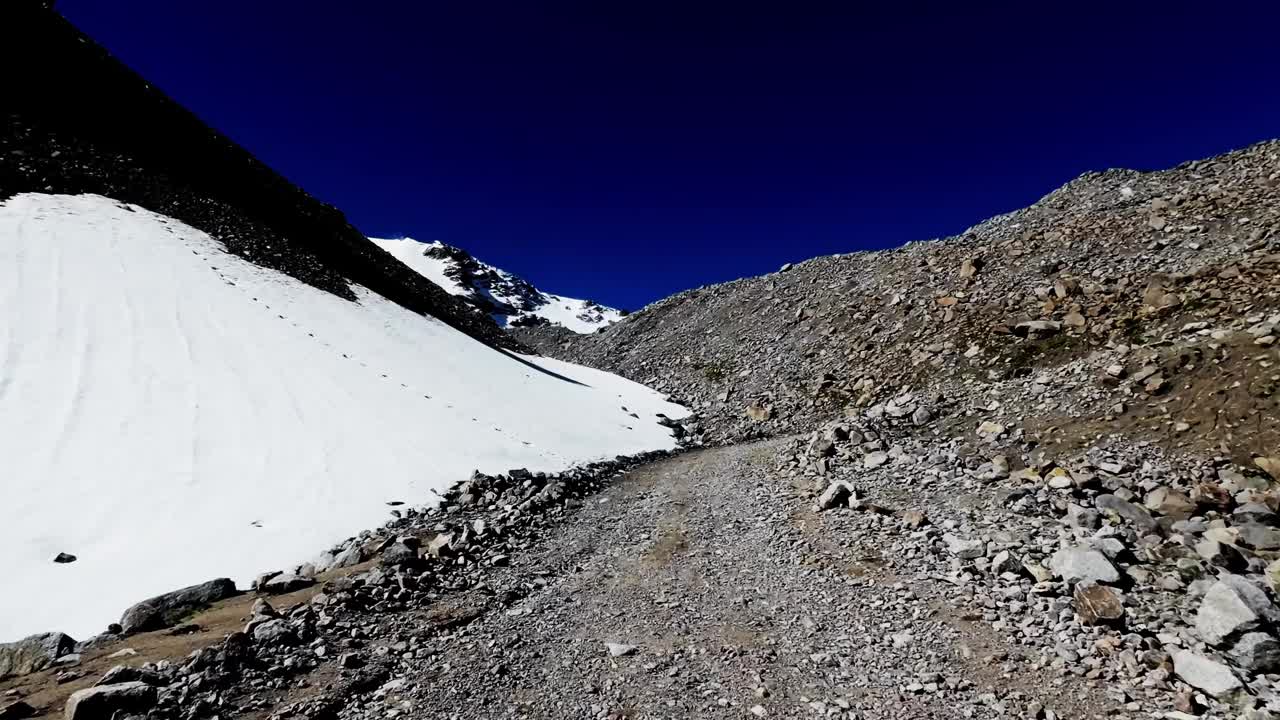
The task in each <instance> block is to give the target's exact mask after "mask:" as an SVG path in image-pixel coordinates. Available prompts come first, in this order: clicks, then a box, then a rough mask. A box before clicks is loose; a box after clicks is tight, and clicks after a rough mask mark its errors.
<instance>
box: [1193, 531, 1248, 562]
mask: <svg viewBox="0 0 1280 720" xmlns="http://www.w3.org/2000/svg"><path fill="white" fill-rule="evenodd" d="M1195 551H1196V554H1197V555H1199V556H1200V557H1202V558H1204V559H1205V561H1206V562H1208V563H1209V564H1210V565H1213V566H1215V567H1220V568H1226V569H1227V570H1243V569H1244V568H1245V567H1247V566H1248V565H1249V561H1248V560H1246V559H1245V557H1244V556H1243V555H1241V554H1240V551H1239V550H1237V549H1236V548H1234V547H1232V546H1231V545H1229V544H1227V543H1224V542H1219V541H1218V540H1214V539H1213V538H1209V537H1206V538H1205V539H1203V540H1201V541H1200V542H1198V543H1196V546H1195Z"/></svg>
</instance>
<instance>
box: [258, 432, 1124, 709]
mask: <svg viewBox="0 0 1280 720" xmlns="http://www.w3.org/2000/svg"><path fill="white" fill-rule="evenodd" d="M782 444H783V443H781V442H780V441H772V442H763V443H757V444H751V445H740V446H734V447H728V448H720V449H711V450H703V451H698V452H693V453H689V454H685V455H682V456H679V457H676V458H672V459H668V460H663V461H659V462H657V463H653V464H651V465H648V466H644V467H642V468H640V469H638V470H636V471H633V472H631V473H630V474H628V475H626V476H624V477H623V478H621V479H619V480H618V481H616V482H615V483H614V484H613V485H611V486H610V487H609V488H607V489H606V490H605V491H603V492H601V493H600V494H598V495H595V496H592V497H589V498H587V499H586V501H585V506H584V507H583V508H582V509H581V510H579V511H578V513H577V514H576V515H575V516H574V517H573V518H571V519H570V520H569V522H566V523H563V524H561V525H559V526H557V527H556V528H555V529H554V530H552V531H551V532H549V533H548V534H546V535H544V536H543V537H542V538H541V539H540V540H539V541H537V542H536V543H535V544H534V545H533V546H532V547H531V548H529V549H528V551H526V552H524V553H521V554H519V555H516V556H513V557H512V558H511V560H510V565H509V566H508V567H503V568H495V569H494V570H493V572H492V573H491V574H490V576H489V579H488V581H487V587H481V588H477V589H473V590H470V591H466V592H464V593H462V594H461V595H460V596H457V597H449V596H445V597H443V598H442V599H441V601H440V602H439V603H438V604H437V605H435V606H432V607H428V608H426V609H425V610H423V611H417V612H414V613H405V614H399V615H392V616H384V617H382V618H380V619H379V620H378V621H377V625H376V626H371V627H368V628H366V629H365V632H366V633H367V634H368V635H369V636H370V637H372V638H376V639H375V640H373V641H371V642H370V646H371V648H372V650H371V653H370V655H371V656H372V657H375V658H382V659H383V660H387V661H389V662H391V664H392V667H391V670H392V673H391V676H390V677H391V680H390V681H389V682H388V683H387V684H385V685H384V686H383V687H382V688H381V689H379V690H377V691H375V692H373V693H371V694H366V695H363V696H360V697H358V698H354V699H352V700H351V701H350V702H348V704H347V705H346V707H345V709H344V710H343V711H342V715H343V716H344V717H351V718H356V717H394V716H397V715H401V714H403V715H405V716H407V717H441V718H444V717H458V718H462V717H467V718H471V717H476V718H479V717H485V718H489V717H493V718H497V717H504V718H505V717H558V718H559V717H563V718H569V717H572V718H596V717H598V718H609V717H612V718H622V717H633V718H642V717H643V718H687V717H753V716H773V717H824V716H838V717H858V718H920V717H938V718H951V717H956V718H963V717H993V716H1000V715H1007V716H1013V717H1022V716H1024V713H1029V714H1026V715H1025V716H1027V717H1033V716H1035V713H1036V712H1039V711H1040V708H1041V706H1040V705H1036V704H1034V703H1035V702H1036V700H1037V699H1041V702H1044V701H1045V700H1047V703H1046V704H1047V705H1049V706H1050V707H1055V706H1056V705H1055V704H1065V705H1066V706H1069V707H1071V708H1072V709H1073V712H1072V713H1070V715H1069V716H1071V717H1081V716H1084V715H1085V712H1088V711H1091V710H1092V709H1093V707H1094V705H1095V702H1094V701H1095V700H1096V699H1097V697H1099V696H1100V693H1096V692H1094V691H1092V690H1090V689H1089V688H1087V687H1084V686H1083V680H1077V679H1075V678H1071V679H1068V680H1057V681H1056V682H1055V681H1054V680H1053V679H1051V678H1049V677H1048V676H1047V675H1046V676H1043V677H1037V675H1036V673H1035V672H1034V671H1023V672H1019V673H1017V674H1014V675H1006V674H1005V673H1004V672H1003V670H1002V669H1001V666H1000V660H1001V659H1002V658H1004V657H1007V654H1008V648H1004V647H1003V646H1002V645H1001V641H1000V640H999V638H998V637H997V636H995V635H994V634H993V633H990V632H989V631H988V630H986V629H985V627H984V626H982V625H981V624H979V623H974V622H970V621H968V620H965V619H963V618H964V617H965V615H964V614H963V613H962V612H959V609H958V608H954V607H950V606H949V605H948V603H947V602H945V601H944V600H943V598H944V597H945V595H943V594H942V593H943V591H945V590H946V588H945V587H943V585H944V583H940V582H939V581H938V580H935V579H931V578H929V577H928V575H927V574H922V575H923V577H915V576H895V575H893V574H891V573H890V572H886V571H885V570H883V569H882V565H883V563H882V561H881V560H880V558H879V553H880V551H881V550H882V547H880V546H881V545H882V544H883V540H882V538H881V537H880V536H879V535H877V534H866V536H865V538H860V537H857V536H856V535H849V534H844V531H847V530H848V525H847V522H843V523H842V519H844V520H847V519H848V518H851V517H855V515H854V514H853V513H851V512H845V513H823V514H819V513H818V512H817V511H815V509H814V508H813V506H812V503H811V501H808V500H805V499H803V498H802V496H803V493H801V492H798V488H793V487H791V486H790V485H789V484H788V483H787V481H786V480H783V479H781V476H780V475H778V474H777V473H776V472H775V470H774V468H775V466H776V464H777V457H778V452H779V448H780V447H781V446H782ZM494 596H496V597H498V598H499V599H502V598H507V599H513V600H514V601H513V602H511V603H510V604H509V605H506V606H503V603H502V602H498V603H495V602H493V601H492V599H493V597H494ZM515 598H519V599H515ZM455 616H462V617H469V618H474V619H473V620H472V621H471V622H469V623H468V624H465V625H463V626H462V627H460V628H455V629H450V630H445V631H443V632H433V631H432V628H433V626H438V625H439V623H438V622H433V621H432V618H436V619H439V618H441V617H455ZM975 619H976V618H975ZM1033 689H1034V692H1032V690H1033ZM311 690H313V688H308V689H306V690H302V691H299V692H298V693H297V696H298V697H297V698H295V703H296V704H295V705H294V706H293V707H292V708H290V704H289V702H287V701H286V702H285V703H283V705H284V707H285V710H284V711H283V712H281V713H279V714H280V715H283V716H287V715H289V714H290V712H291V711H297V710H301V709H303V708H305V707H306V705H305V700H304V701H303V702H297V700H299V699H301V698H305V696H306V695H307V693H308V692H310V691H311Z"/></svg>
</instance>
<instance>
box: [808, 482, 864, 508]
mask: <svg viewBox="0 0 1280 720" xmlns="http://www.w3.org/2000/svg"><path fill="white" fill-rule="evenodd" d="M851 497H855V493H854V489H853V486H852V485H850V484H849V483H847V482H844V481H843V480H837V481H835V482H833V483H831V484H830V485H828V486H827V489H826V490H823V491H822V494H821V495H819V496H818V501H817V502H816V503H815V508H816V509H818V510H830V509H832V508H835V507H841V506H847V505H848V504H849V498H851Z"/></svg>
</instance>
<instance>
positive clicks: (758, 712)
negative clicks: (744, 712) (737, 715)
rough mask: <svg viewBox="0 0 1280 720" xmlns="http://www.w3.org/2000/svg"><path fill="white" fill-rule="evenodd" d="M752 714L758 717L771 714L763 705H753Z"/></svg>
mask: <svg viewBox="0 0 1280 720" xmlns="http://www.w3.org/2000/svg"><path fill="white" fill-rule="evenodd" d="M751 714H752V715H755V716H756V717H764V716H765V715H768V714H769V711H768V710H765V709H764V706H763V705H752V706H751Z"/></svg>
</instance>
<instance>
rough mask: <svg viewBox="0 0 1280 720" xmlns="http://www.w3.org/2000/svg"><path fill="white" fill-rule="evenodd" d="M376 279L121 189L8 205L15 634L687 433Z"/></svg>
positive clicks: (604, 380)
mask: <svg viewBox="0 0 1280 720" xmlns="http://www.w3.org/2000/svg"><path fill="white" fill-rule="evenodd" d="M354 290H355V292H356V294H357V296H358V298H359V300H358V302H350V301H346V300H343V299H341V298H338V297H336V296H334V295H332V294H329V293H326V292H323V291H321V290H317V289H315V288H313V287H311V286H308V285H304V284H302V283H300V282H298V281H296V280H294V279H292V278H290V277H288V276H285V275H282V274H280V273H277V272H274V271H271V270H266V269H263V268H261V267H259V266H257V265H253V264H251V263H249V262H247V261H245V260H243V259H241V258H239V257H237V256H235V255H231V254H229V253H227V252H225V251H224V250H223V249H222V246H221V245H220V244H219V243H217V242H215V241H214V240H212V239H211V238H210V237H209V236H207V235H205V234H204V233H202V232H200V231H197V230H194V229H192V228H190V227H188V226H186V225H183V224H182V223H180V222H177V221H175V220H171V219H169V218H166V217H163V216H160V215H156V214H153V213H150V212H147V211H145V210H143V209H141V208H138V207H131V206H126V205H123V204H120V203H117V202H116V201H113V200H109V199H106V198H103V197H99V196H92V195H85V196H59V195H36V194H27V195H19V196H16V197H13V198H10V199H9V200H7V201H5V202H3V203H0V463H2V467H3V471H0V548H3V553H2V554H0V577H3V578H4V585H5V587H6V592H0V641H4V640H11V639H14V638H17V637H19V636H22V635H24V634H27V633H31V632H37V631H45V630H50V629H60V630H64V631H67V632H70V633H72V634H73V635H77V636H80V637H83V636H86V635H88V634H92V633H95V632H99V631H101V630H102V629H104V628H105V627H106V625H107V624H108V623H109V622H113V621H115V620H117V619H118V618H119V615H120V612H121V611H122V610H123V609H124V608H125V607H127V606H128V605H130V604H132V603H133V602H136V601H138V600H140V599H143V598H145V597H147V596H150V595H153V594H157V593H161V592H165V591H168V590H172V589H175V588H177V587H180V586H183V585H187V584H191V583H196V582H201V581H205V580H208V579H210V578H213V577H218V576H229V577H232V578H235V579H236V580H237V581H238V582H240V583H241V584H244V583H246V582H247V581H248V580H250V579H251V578H252V577H253V576H254V574H255V573H258V572H261V571H265V570H274V569H279V568H281V567H286V566H289V565H292V564H297V563H298V562H301V561H305V560H307V559H308V558H310V557H313V556H314V555H315V554H316V553H318V552H319V551H321V550H324V549H326V548H327V547H329V546H330V545H331V544H333V543H334V542H336V541H340V540H342V539H344V538H346V537H348V536H350V535H353V534H355V533H357V532H359V531H360V530H363V529H366V528H369V527H375V526H377V525H379V524H381V523H382V522H383V521H384V520H386V519H387V506H386V503H387V502H388V501H391V500H400V501H404V502H409V503H415V502H416V503H426V502H429V500H430V498H431V497H432V491H434V490H442V489H444V488H445V487H447V486H449V485H451V484H452V483H454V482H457V481H459V480H463V479H465V478H466V477H468V476H469V474H470V472H471V471H472V470H473V469H477V468H478V469H480V470H482V471H487V472H499V471H505V470H507V469H509V468H515V467H528V468H530V469H534V470H554V469H562V468H565V467H568V466H570V465H572V464H575V463H577V462H581V461H587V460H591V459H598V458H602V457H612V456H614V455H617V454H627V453H635V452H639V451H644V450H651V449H657V448H669V447H672V446H673V445H674V441H673V439H672V437H671V434H670V431H669V430H667V429H666V428H664V427H661V426H659V425H657V424H656V423H655V422H654V416H655V413H664V414H666V415H668V416H671V417H681V416H683V415H684V412H683V411H682V409H681V408H679V407H678V406H674V405H672V404H670V403H667V402H665V401H664V400H663V398H662V397H660V396H659V395H658V394H656V393H654V392H652V391H650V390H648V389H646V388H644V387H642V386H640V385H637V384H635V383H632V382H630V381H627V380H624V379H622V378H619V377H617V376H614V375H610V374H607V373H603V372H598V371H594V370H590V369H587V368H583V367H578V366H574V365H569V364H566V363H561V362H557V361H555V360H548V359H545V358H538V357H520V356H515V355H511V354H508V353H505V352H501V351H497V350H493V349H491V348H489V347H488V346H486V345H483V344H481V343H479V342H477V341H475V340H473V339H471V338H469V337H467V336H466V335H463V334H462V333H460V332H458V331H456V330H453V329H452V328H450V327H448V326H446V325H444V324H443V323H441V322H438V321H436V320H434V319H432V318H424V317H422V316H420V315H417V314H414V313H412V312H409V311H407V310H405V309H404V308H402V307H401V306H399V305H395V304H393V303H391V302H389V301H387V300H385V299H383V298H382V297H381V296H378V295H375V294H373V293H371V292H370V291H368V290H365V289H363V288H359V287H356V288H354ZM630 412H634V413H636V415H638V416H639V419H637V418H636V417H633V416H632V415H630V414H629V413H630ZM59 552H66V553H70V554H73V555H76V556H77V557H78V558H79V559H78V560H77V561H76V562H74V563H71V564H55V563H54V562H53V558H54V556H55V555H57V554H58V553H59Z"/></svg>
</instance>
